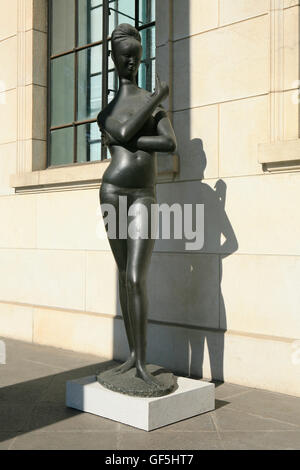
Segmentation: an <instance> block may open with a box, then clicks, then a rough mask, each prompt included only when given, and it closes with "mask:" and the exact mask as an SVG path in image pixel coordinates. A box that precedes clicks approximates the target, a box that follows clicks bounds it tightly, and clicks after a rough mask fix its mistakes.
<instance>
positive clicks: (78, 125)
mask: <svg viewBox="0 0 300 470" xmlns="http://www.w3.org/2000/svg"><path fill="white" fill-rule="evenodd" d="M104 12H106V14H105V15H104ZM103 15H104V17H103ZM49 18H50V25H51V27H50V31H49V34H50V57H49V86H48V92H49V100H48V102H49V119H48V160H49V165H50V166H54V165H68V164H73V163H84V162H92V161H98V160H101V159H106V158H109V156H108V154H107V152H106V149H105V146H104V144H102V142H101V134H100V132H99V129H98V126H97V123H96V118H97V114H98V113H99V111H100V110H101V109H102V108H103V107H104V106H106V104H107V103H108V102H110V101H111V100H112V99H113V97H114V96H115V93H116V90H117V89H118V76H117V74H116V72H115V68H114V63H113V61H112V59H111V56H110V54H109V50H110V49H111V46H110V37H109V36H110V34H111V32H112V31H113V29H114V28H115V27H116V26H117V25H118V24H120V23H129V24H132V25H133V26H135V27H136V28H137V29H139V31H140V34H141V37H142V45H143V58H142V63H141V68H140V70H139V75H138V84H139V86H141V87H143V88H146V89H148V90H149V91H152V90H153V88H154V77H155V23H154V20H155V0H49ZM105 29H106V31H108V37H105V36H104V33H103V31H105ZM103 71H105V75H104V73H103Z"/></svg>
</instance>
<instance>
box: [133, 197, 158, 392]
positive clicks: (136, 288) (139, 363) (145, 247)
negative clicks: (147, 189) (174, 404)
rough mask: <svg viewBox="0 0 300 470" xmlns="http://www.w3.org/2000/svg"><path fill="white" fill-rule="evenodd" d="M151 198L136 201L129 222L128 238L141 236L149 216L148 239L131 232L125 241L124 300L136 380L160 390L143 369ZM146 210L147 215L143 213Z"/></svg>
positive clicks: (150, 248)
mask: <svg viewBox="0 0 300 470" xmlns="http://www.w3.org/2000/svg"><path fill="white" fill-rule="evenodd" d="M155 203H156V201H155V198H154V197H150V196H149V197H142V198H137V199H136V200H135V202H134V204H133V205H134V207H135V208H134V214H135V216H134V217H133V218H132V220H131V218H129V222H130V224H129V227H130V231H131V234H139V233H142V232H143V228H144V227H145V219H144V215H145V213H146V214H148V219H147V222H146V223H147V226H148V238H146V239H133V238H132V237H130V231H129V234H128V240H127V269H126V274H127V277H126V280H127V296H128V310H129V311H130V315H131V318H132V319H133V333H134V344H135V353H136V369H137V376H139V377H141V378H142V379H143V380H145V381H146V382H147V383H149V384H150V385H153V386H159V382H158V381H157V380H156V379H155V377H153V376H152V375H151V374H150V373H148V371H147V369H146V347H147V314H148V312H147V309H148V301H147V292H146V275H147V271H148V267H149V265H150V260H151V255H152V251H153V247H154V243H155V240H153V239H151V236H150V234H151V205H152V204H155ZM142 206H143V207H142ZM145 209H146V211H147V212H145Z"/></svg>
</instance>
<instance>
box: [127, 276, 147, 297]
mask: <svg viewBox="0 0 300 470" xmlns="http://www.w3.org/2000/svg"><path fill="white" fill-rule="evenodd" d="M144 288H145V281H144V280H143V279H140V278H138V277H137V276H135V275H132V274H129V275H128V274H127V289H128V290H129V291H130V292H132V293H140V292H143V290H144Z"/></svg>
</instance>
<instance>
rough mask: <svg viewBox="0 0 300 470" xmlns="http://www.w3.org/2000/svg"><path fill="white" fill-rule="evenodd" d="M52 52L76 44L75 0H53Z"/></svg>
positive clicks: (57, 51) (63, 49) (53, 53)
mask: <svg viewBox="0 0 300 470" xmlns="http://www.w3.org/2000/svg"><path fill="white" fill-rule="evenodd" d="M51 13H52V14H51V19H52V21H51V54H52V55H55V54H60V53H61V52H64V51H67V50H69V49H73V47H74V46H75V0H52V12H51Z"/></svg>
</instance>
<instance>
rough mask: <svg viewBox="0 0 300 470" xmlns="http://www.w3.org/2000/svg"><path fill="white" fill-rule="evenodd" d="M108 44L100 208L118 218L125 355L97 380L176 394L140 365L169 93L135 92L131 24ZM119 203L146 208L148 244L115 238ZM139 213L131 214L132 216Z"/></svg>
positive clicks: (138, 49)
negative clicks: (112, 70)
mask: <svg viewBox="0 0 300 470" xmlns="http://www.w3.org/2000/svg"><path fill="white" fill-rule="evenodd" d="M111 44H112V59H113V61H114V63H115V67H116V70H117V72H118V75H119V89H118V92H117V93H116V96H115V97H114V99H113V100H112V101H111V102H110V103H109V104H108V106H106V107H105V108H104V109H103V110H102V111H101V112H100V113H99V115H98V118H97V121H98V125H99V129H100V131H101V132H102V136H103V138H104V139H105V142H106V144H107V146H108V147H109V151H110V154H111V162H110V165H109V167H108V168H107V170H106V171H105V173H104V175H103V179H102V184H101V189H100V202H101V204H111V205H112V206H113V207H114V209H115V211H116V215H117V217H116V219H117V231H116V232H117V236H116V237H113V238H112V237H109V236H108V237H109V243H110V246H111V249H112V252H113V255H114V258H115V261H116V263H117V267H118V272H119V294H120V304H121V308H122V314H123V318H124V323H125V329H126V334H127V338H128V343H129V349H130V356H129V359H128V360H127V361H126V362H125V363H124V364H122V365H121V366H119V367H117V368H114V369H113V370H110V371H106V372H104V373H101V374H99V375H98V381H99V382H100V383H102V384H103V385H105V386H106V387H108V388H110V389H112V390H116V391H120V392H122V393H128V394H133V395H141V396H158V395H163V394H166V393H169V392H170V391H171V390H172V389H173V388H174V379H172V380H170V378H169V379H168V380H169V384H168V385H167V386H166V384H165V383H163V380H162V378H163V377H164V375H165V376H167V375H168V374H167V373H166V371H163V370H162V371H161V374H160V373H158V372H157V370H156V371H155V370H154V369H155V368H154V369H153V368H152V369H151V367H149V366H146V332H147V293H146V274H147V270H148V267H149V264H150V259H151V255H152V250H153V246H154V241H155V240H154V239H153V238H151V233H152V232H151V231H152V228H153V227H151V217H150V214H151V205H152V204H156V191H155V179H156V152H174V151H175V149H176V138H175V135H174V131H173V128H172V125H171V123H170V121H169V118H168V116H167V114H166V112H165V111H164V108H163V107H162V106H161V102H162V101H163V100H164V99H165V98H166V97H167V96H168V93H169V89H168V86H167V84H166V83H164V82H160V80H159V78H158V76H157V78H156V89H155V91H154V92H153V93H150V92H148V91H146V90H144V89H142V88H139V87H138V86H137V83H136V76H137V72H138V68H139V65H140V63H141V58H142V46H141V36H140V34H139V32H138V31H137V30H136V29H135V28H134V27H133V26H131V25H129V24H121V25H119V26H118V27H117V28H116V29H115V30H114V31H113V33H112V37H111ZM120 196H126V198H127V211H128V210H129V208H130V207H132V206H133V205H134V207H135V208H136V209H138V208H139V207H140V206H141V205H143V206H144V207H146V209H147V210H148V214H149V220H148V221H147V222H148V235H149V236H148V238H134V239H133V238H131V237H129V236H128V237H127V238H125V239H124V238H121V237H120V236H119V234H118V232H119V231H118V220H119V197H120ZM138 212H139V211H138V210H136V211H135V214H138ZM141 213H142V211H141ZM127 214H128V212H127ZM142 223H143V219H142V217H141V219H140V220H139V216H138V215H136V216H135V218H134V221H132V222H131V226H132V224H135V225H136V231H137V232H138V231H139V230H140V226H141V224H142ZM153 371H154V372H153ZM164 372H165V374H164ZM128 374H129V375H128ZM130 374H131V375H130ZM169 375H172V374H169ZM136 379H138V382H139V383H142V385H143V387H142V391H141V390H140V391H138V390H135V385H134V383H135V382H137V380H136ZM126 380H127V381H128V383H127V385H126ZM168 380H167V381H168ZM129 382H130V384H129ZM126 387H127V388H126ZM135 392H137V393H135Z"/></svg>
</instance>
